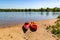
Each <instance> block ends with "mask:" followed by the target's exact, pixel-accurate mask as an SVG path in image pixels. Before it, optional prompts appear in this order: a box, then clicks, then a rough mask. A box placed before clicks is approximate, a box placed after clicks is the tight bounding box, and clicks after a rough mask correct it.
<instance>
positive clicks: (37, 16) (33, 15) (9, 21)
mask: <svg viewBox="0 0 60 40" xmlns="http://www.w3.org/2000/svg"><path fill="white" fill-rule="evenodd" d="M59 15H60V12H0V26H2V25H3V26H6V25H7V26H10V25H15V24H19V23H24V22H27V21H38V20H46V19H52V18H56V17H57V16H59Z"/></svg>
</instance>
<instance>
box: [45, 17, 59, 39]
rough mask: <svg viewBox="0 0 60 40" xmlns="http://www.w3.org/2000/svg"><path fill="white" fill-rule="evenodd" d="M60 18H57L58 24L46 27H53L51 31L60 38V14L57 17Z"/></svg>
mask: <svg viewBox="0 0 60 40" xmlns="http://www.w3.org/2000/svg"><path fill="white" fill-rule="evenodd" d="M57 18H58V19H59V20H57V22H56V24H55V25H53V26H49V27H47V28H46V29H52V30H51V33H52V34H54V35H56V36H57V37H58V38H60V16H58V17H57Z"/></svg>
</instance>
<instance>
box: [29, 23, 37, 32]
mask: <svg viewBox="0 0 60 40" xmlns="http://www.w3.org/2000/svg"><path fill="white" fill-rule="evenodd" d="M30 29H31V30H32V31H36V30H37V25H36V23H35V22H30Z"/></svg>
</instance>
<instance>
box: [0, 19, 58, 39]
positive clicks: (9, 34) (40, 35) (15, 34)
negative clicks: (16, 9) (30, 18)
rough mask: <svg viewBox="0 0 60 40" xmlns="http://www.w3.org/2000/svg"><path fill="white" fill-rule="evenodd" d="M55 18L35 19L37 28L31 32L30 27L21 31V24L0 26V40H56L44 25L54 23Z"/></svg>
mask: <svg viewBox="0 0 60 40" xmlns="http://www.w3.org/2000/svg"><path fill="white" fill-rule="evenodd" d="M56 21H57V19H48V20H41V21H36V24H37V25H38V29H37V31H36V32H31V31H30V29H28V31H27V32H26V33H23V30H22V25H23V24H17V25H15V26H11V27H6V28H0V40H56V38H54V37H53V36H52V34H51V33H49V32H47V30H46V27H47V26H49V25H54V23H55V22H56Z"/></svg>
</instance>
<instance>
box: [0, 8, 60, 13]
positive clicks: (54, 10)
mask: <svg viewBox="0 0 60 40" xmlns="http://www.w3.org/2000/svg"><path fill="white" fill-rule="evenodd" d="M0 12H60V8H57V7H55V8H40V9H0Z"/></svg>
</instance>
